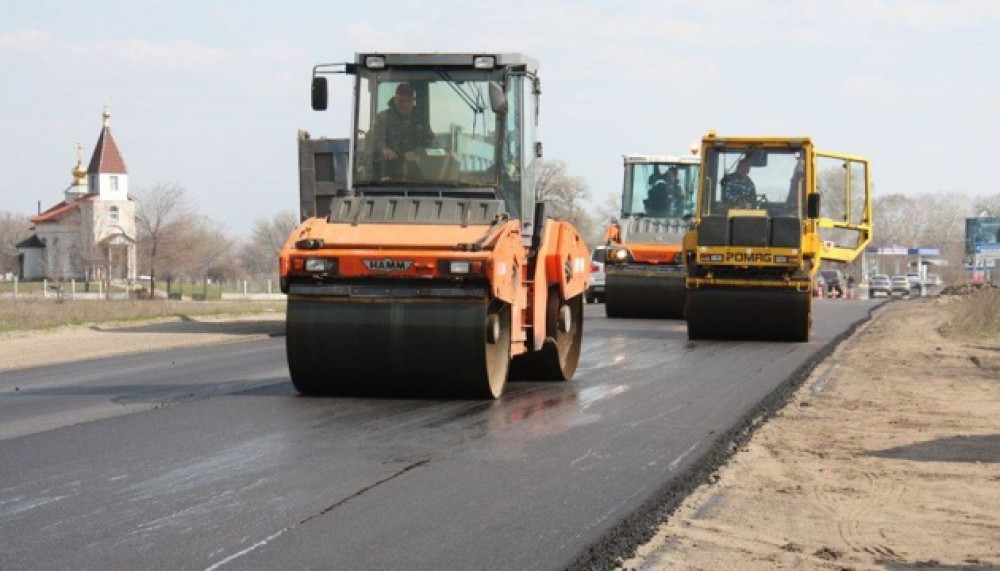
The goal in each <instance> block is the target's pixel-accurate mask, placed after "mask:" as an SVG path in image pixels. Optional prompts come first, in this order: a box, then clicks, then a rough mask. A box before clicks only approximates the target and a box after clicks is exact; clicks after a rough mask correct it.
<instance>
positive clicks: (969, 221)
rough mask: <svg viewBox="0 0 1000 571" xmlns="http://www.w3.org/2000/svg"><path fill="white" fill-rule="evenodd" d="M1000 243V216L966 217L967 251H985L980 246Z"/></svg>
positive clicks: (970, 252) (972, 252)
mask: <svg viewBox="0 0 1000 571" xmlns="http://www.w3.org/2000/svg"><path fill="white" fill-rule="evenodd" d="M998 243H1000V218H966V219H965V253H966V254H967V255H968V254H977V253H984V252H981V251H979V250H980V248H979V246H981V245H983V244H986V245H989V246H993V245H996V244H998Z"/></svg>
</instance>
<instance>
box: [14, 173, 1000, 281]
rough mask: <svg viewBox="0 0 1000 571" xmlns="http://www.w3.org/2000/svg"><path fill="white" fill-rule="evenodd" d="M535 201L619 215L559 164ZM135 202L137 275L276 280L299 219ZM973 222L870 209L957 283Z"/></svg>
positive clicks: (975, 207)
mask: <svg viewBox="0 0 1000 571" xmlns="http://www.w3.org/2000/svg"><path fill="white" fill-rule="evenodd" d="M536 195H537V196H538V198H539V200H544V201H546V202H547V204H548V212H549V214H550V215H551V216H554V217H557V218H562V219H565V220H568V221H571V222H572V223H573V224H574V225H575V226H576V227H577V228H578V229H579V230H580V232H581V234H583V236H584V238H585V239H586V240H587V241H588V243H590V244H592V245H593V244H597V243H600V242H601V241H602V240H603V235H604V229H605V226H606V225H607V224H608V222H610V221H611V220H612V219H614V218H615V217H616V216H617V213H618V210H619V202H618V197H611V198H609V199H608V200H607V201H606V202H605V203H603V204H600V205H597V206H596V207H595V206H593V205H592V203H591V201H590V198H591V194H590V190H589V189H588V187H587V185H586V183H585V182H584V181H583V179H582V178H580V177H578V176H573V175H571V174H570V173H569V172H568V170H567V168H566V165H565V163H563V162H562V161H542V162H541V163H540V164H539V168H538V171H537V173H536ZM134 199H135V202H136V217H137V221H136V222H137V234H138V236H137V237H136V241H137V247H138V264H139V268H138V269H139V273H140V274H142V275H149V276H151V277H153V278H156V279H166V278H172V279H203V278H211V279H218V280H244V279H248V280H268V279H270V280H274V279H276V278H277V257H278V252H279V250H280V249H281V246H282V244H284V242H285V240H286V239H287V238H288V236H289V235H290V234H291V232H292V230H294V228H295V226H296V225H297V224H298V215H297V214H296V213H294V212H291V211H285V212H280V213H278V214H276V215H274V216H273V217H272V218H269V219H258V220H256V221H255V222H254V224H253V226H252V228H251V233H250V236H249V237H246V238H235V237H233V236H232V235H230V233H229V232H227V230H226V228H225V227H224V225H223V224H221V223H219V222H216V221H214V220H211V219H209V218H207V217H204V216H200V215H198V214H197V213H196V209H195V208H194V206H193V205H192V203H191V202H190V201H189V200H188V198H187V196H186V194H185V192H184V189H183V188H180V187H178V186H173V185H157V186H154V187H152V188H148V189H144V190H140V191H138V192H136V194H135V196H134ZM973 216H1000V194H996V195H992V196H984V197H976V198H975V199H970V198H969V197H967V196H965V195H961V194H946V195H919V196H907V195H902V194H890V195H886V196H881V197H878V198H877V199H876V200H875V205H874V226H875V240H874V243H875V244H876V245H882V246H903V247H915V246H924V247H938V248H941V250H942V254H943V256H944V257H945V258H946V259H947V260H948V261H949V262H950V266H949V267H950V268H951V270H950V273H951V275H949V276H947V277H949V278H950V279H952V280H957V279H960V278H961V276H960V275H959V273H960V272H961V270H962V267H963V261H964V260H963V250H964V235H965V218H967V217H973ZM31 232H32V231H31V224H30V222H29V220H28V217H26V216H23V215H18V214H13V213H10V212H0V275H6V274H14V275H16V274H17V272H18V262H17V251H16V248H15V245H16V244H17V243H19V242H21V241H22V240H24V239H26V238H27V237H29V236H30V235H31ZM859 275H860V273H859ZM154 283H155V279H154Z"/></svg>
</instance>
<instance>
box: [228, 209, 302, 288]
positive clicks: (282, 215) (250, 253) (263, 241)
mask: <svg viewBox="0 0 1000 571" xmlns="http://www.w3.org/2000/svg"><path fill="white" fill-rule="evenodd" d="M298 225H299V219H298V216H297V215H296V214H295V212H293V211H291V210H286V211H283V212H279V213H278V214H276V215H275V216H274V217H273V218H271V219H264V218H259V219H257V220H255V221H254V225H253V231H252V233H251V237H250V241H249V242H247V243H246V244H244V245H243V246H242V248H240V254H239V258H240V261H241V262H242V263H243V267H244V268H245V269H246V271H247V274H248V275H249V276H251V277H255V278H257V277H267V278H272V277H277V274H278V253H279V252H280V251H281V247H282V246H283V245H284V244H285V241H286V240H288V236H290V235H291V233H292V231H293V230H295V228H296V227H297V226H298Z"/></svg>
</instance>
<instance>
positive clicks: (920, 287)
mask: <svg viewBox="0 0 1000 571" xmlns="http://www.w3.org/2000/svg"><path fill="white" fill-rule="evenodd" d="M906 280H907V281H908V282H910V291H911V293H914V294H916V295H923V294H924V282H923V280H921V279H920V274H917V273H909V274H906Z"/></svg>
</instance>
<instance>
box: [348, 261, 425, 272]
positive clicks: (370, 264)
mask: <svg viewBox="0 0 1000 571" xmlns="http://www.w3.org/2000/svg"><path fill="white" fill-rule="evenodd" d="M361 263H363V264H364V265H365V267H366V268H368V269H369V270H370V271H373V272H405V271H406V270H408V269H410V266H412V265H413V262H411V261H410V260H390V259H389V258H385V259H384V260H361Z"/></svg>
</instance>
